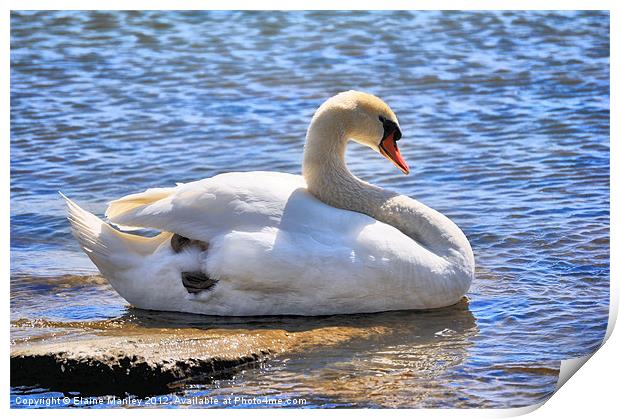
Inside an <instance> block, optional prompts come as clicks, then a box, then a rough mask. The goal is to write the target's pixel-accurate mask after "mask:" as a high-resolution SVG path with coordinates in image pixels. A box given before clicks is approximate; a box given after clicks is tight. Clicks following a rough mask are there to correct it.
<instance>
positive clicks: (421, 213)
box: [302, 116, 473, 263]
mask: <svg viewBox="0 0 620 419" xmlns="http://www.w3.org/2000/svg"><path fill="white" fill-rule="evenodd" d="M336 120H337V118H329V119H324V118H321V117H320V116H319V117H317V116H315V118H314V119H313V120H312V123H311V124H310V128H309V129H308V134H307V138H306V145H305V150H304V161H303V170H302V172H303V176H304V178H305V180H306V183H307V185H308V190H309V191H310V192H311V193H312V194H313V195H314V196H316V197H317V198H319V199H320V200H321V201H323V202H325V203H326V204H328V205H331V206H334V207H338V208H342V209H347V210H350V211H355V212H360V213H363V214H366V215H368V216H370V217H372V218H374V219H376V220H378V221H381V222H384V223H386V224H390V225H392V226H393V227H395V228H397V229H399V230H400V231H402V232H403V233H404V234H406V235H407V236H409V237H411V238H412V239H413V240H415V241H417V242H418V243H420V244H421V245H423V246H424V247H426V248H427V249H428V250H430V251H432V252H433V253H435V254H437V255H438V256H441V257H446V258H452V257H454V256H456V257H458V258H459V259H462V258H465V259H471V261H472V263H473V253H472V251H471V247H470V245H469V242H468V241H467V238H466V237H465V235H464V234H463V233H462V231H461V230H460V229H459V228H458V227H457V226H456V224H454V223H453V222H452V221H450V219H448V218H447V217H446V216H444V215H443V214H441V213H439V212H437V211H435V210H433V209H432V208H429V207H427V206H426V205H424V204H422V203H421V202H419V201H416V200H414V199H411V198H409V197H407V196H404V195H399V194H397V193H395V192H392V191H389V190H386V189H383V188H380V187H377V186H374V185H371V184H369V183H367V182H364V181H363V180H361V179H359V178H357V177H356V176H354V175H353V174H352V173H351V172H350V171H349V170H348V168H347V166H346V164H345V161H344V156H345V151H346V147H347V143H348V138H349V135H348V133H347V131H346V129H344V127H343V126H342V125H340V124H338V122H337V121H336ZM455 252H456V253H455Z"/></svg>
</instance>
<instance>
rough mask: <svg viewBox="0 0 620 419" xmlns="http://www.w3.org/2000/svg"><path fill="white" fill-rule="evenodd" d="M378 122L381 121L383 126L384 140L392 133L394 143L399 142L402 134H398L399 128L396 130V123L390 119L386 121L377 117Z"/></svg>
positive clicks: (381, 117)
mask: <svg viewBox="0 0 620 419" xmlns="http://www.w3.org/2000/svg"><path fill="white" fill-rule="evenodd" d="M379 121H381V123H382V124H383V138H384V139H385V138H386V137H387V136H388V135H390V134H391V133H394V141H398V140H400V137H401V136H402V134H401V132H400V128H398V125H396V122H394V121H392V120H391V119H387V118H385V117H383V116H380V117H379Z"/></svg>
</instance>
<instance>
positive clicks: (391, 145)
mask: <svg viewBox="0 0 620 419" xmlns="http://www.w3.org/2000/svg"><path fill="white" fill-rule="evenodd" d="M396 133H398V138H400V131H399V130H398V128H397V129H395V130H393V131H392V132H391V133H390V134H388V135H386V136H385V137H384V138H383V140H381V142H380V143H379V151H380V152H381V154H383V156H384V157H385V158H386V159H388V160H389V161H391V162H392V163H394V165H395V166H396V167H398V168H399V169H400V170H402V171H403V173H404V174H406V175H408V174H409V166H408V165H407V163H406V162H405V159H403V156H402V155H401V154H400V151H398V146H397V145H396V140H397V139H395V138H394V136H395V135H396Z"/></svg>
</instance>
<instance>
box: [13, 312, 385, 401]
mask: <svg viewBox="0 0 620 419" xmlns="http://www.w3.org/2000/svg"><path fill="white" fill-rule="evenodd" d="M28 325H30V327H35V328H38V329H39V330H40V331H43V330H45V329H47V330H54V331H55V332H54V335H53V336H52V335H50V336H45V335H42V333H40V334H39V335H38V337H36V338H29V339H24V340H23V341H21V342H15V343H14V344H13V345H12V347H11V385H13V386H19V385H29V386H30V385H36V386H38V387H44V388H49V389H52V390H58V391H65V392H71V391H75V392H79V393H80V394H83V395H106V394H111V395H125V394H131V395H136V396H146V395H153V394H163V393H167V392H170V389H171V385H173V384H174V383H177V382H179V381H183V380H187V379H192V380H195V379H196V378H200V379H202V380H210V379H213V378H216V377H218V378H220V377H225V376H227V375H231V373H233V372H234V371H235V370H236V369H238V368H240V367H243V366H249V365H252V364H255V363H260V362H261V361H264V360H265V359H267V358H268V357H270V356H274V355H277V354H280V353H284V352H291V351H302V350H305V349H308V348H311V347H313V346H318V345H322V346H324V345H332V344H337V343H341V342H344V341H347V340H349V339H352V338H358V337H367V336H372V335H377V334H381V333H384V332H385V331H386V330H385V328H383V327H367V328H357V327H347V326H338V327H334V326H329V325H325V327H319V328H313V329H312V330H298V331H287V330H286V329H284V328H283V329H274V328H256V329H241V328H240V329H234V328H216V329H207V330H205V329H201V328H195V327H184V328H178V329H173V328H153V327H145V326H144V325H136V324H115V323H114V322H109V321H108V322H84V323H80V322H73V323H65V324H64V327H63V326H62V325H60V324H56V323H53V322H35V323H29V324H24V323H23V322H22V323H19V322H16V323H14V325H13V326H14V327H19V328H27V326H28ZM67 326H71V327H67ZM76 328H77V329H79V330H81V331H82V333H76V332H75V330H74V331H73V332H72V333H69V331H68V333H58V331H59V330H63V329H76Z"/></svg>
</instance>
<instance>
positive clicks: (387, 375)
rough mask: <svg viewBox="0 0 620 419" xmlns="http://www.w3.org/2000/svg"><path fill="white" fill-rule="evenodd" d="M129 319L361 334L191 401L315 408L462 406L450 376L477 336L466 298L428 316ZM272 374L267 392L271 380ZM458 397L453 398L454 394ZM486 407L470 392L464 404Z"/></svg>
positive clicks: (198, 389)
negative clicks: (282, 401) (271, 400)
mask: <svg viewBox="0 0 620 419" xmlns="http://www.w3.org/2000/svg"><path fill="white" fill-rule="evenodd" d="M122 319H123V321H124V322H127V323H130V324H133V325H136V326H138V327H144V328H160V327H165V328H177V327H189V328H202V329H205V330H209V329H250V330H265V331H269V330H286V331H288V332H305V331H312V332H314V333H316V334H317V335H318V336H321V335H322V334H323V333H325V332H326V331H330V330H333V328H336V329H344V328H347V329H348V328H353V329H358V330H362V331H363V333H360V334H355V336H354V337H352V338H351V339H348V340H345V341H343V342H341V343H337V344H329V345H320V344H319V345H316V346H313V347H312V348H309V349H306V350H303V351H302V352H301V353H295V352H294V351H293V352H290V353H284V354H281V355H280V356H278V357H276V358H274V359H273V360H270V361H269V362H267V363H266V364H264V365H262V366H258V367H257V368H251V369H247V370H244V371H242V372H238V373H237V374H236V375H235V376H234V377H232V378H227V379H222V380H217V382H215V383H212V382H200V381H197V382H195V384H196V385H195V386H194V388H192V389H190V390H187V391H186V392H185V393H184V395H185V396H188V397H189V396H191V397H194V396H198V397H204V398H207V397H215V398H225V397H228V396H230V394H234V395H247V396H249V397H265V396H266V395H267V396H268V397H276V398H277V397H289V398H290V397H299V398H305V399H307V402H308V403H310V404H314V403H332V404H335V405H340V406H341V405H350V406H353V405H357V406H373V405H374V406H384V407H419V406H420V405H428V406H430V405H433V403H435V402H436V403H437V405H444V404H446V403H448V404H449V403H453V406H458V405H459V400H457V398H458V396H457V395H456V392H457V390H458V389H457V388H451V387H450V379H447V380H446V379H438V377H440V376H442V377H445V376H448V377H449V375H450V374H451V371H453V370H455V369H458V368H459V365H461V364H463V363H464V361H465V360H466V359H467V357H468V355H469V352H468V351H469V349H470V348H471V347H472V346H473V338H475V336H477V334H478V327H477V325H476V320H475V318H474V316H473V314H472V312H471V311H470V309H469V302H468V300H467V299H465V298H464V299H462V300H461V301H460V302H459V303H457V304H456V305H453V306H450V307H446V308H442V309H436V310H423V311H391V312H384V313H374V314H356V315H334V316H322V317H301V316H275V317H250V318H246V317H243V318H224V317H210V316H200V315H191V314H183V313H165V312H155V311H145V310H138V309H129V310H128V312H127V314H126V315H125V316H123V318H122ZM267 376H268V377H269V382H270V384H269V390H266V389H265V385H264V382H265V377H267ZM449 393H452V396H453V397H450V394H449ZM474 402H477V403H480V402H481V401H480V400H478V401H476V400H475V395H472V394H470V395H469V396H468V399H467V400H463V401H462V404H463V406H467V405H469V404H471V403H474Z"/></svg>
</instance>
